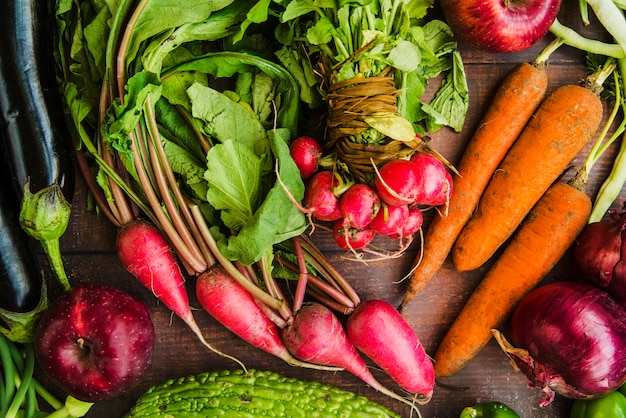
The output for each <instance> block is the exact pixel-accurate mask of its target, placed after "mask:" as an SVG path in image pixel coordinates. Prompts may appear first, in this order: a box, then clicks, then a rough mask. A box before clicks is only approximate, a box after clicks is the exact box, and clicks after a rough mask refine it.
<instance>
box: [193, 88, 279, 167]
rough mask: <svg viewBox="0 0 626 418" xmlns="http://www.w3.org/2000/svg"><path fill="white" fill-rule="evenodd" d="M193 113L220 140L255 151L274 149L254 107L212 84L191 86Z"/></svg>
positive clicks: (265, 152)
mask: <svg viewBox="0 0 626 418" xmlns="http://www.w3.org/2000/svg"><path fill="white" fill-rule="evenodd" d="M187 94H189V98H190V100H191V103H192V108H191V110H192V116H193V117H195V118H197V119H200V120H201V121H202V122H203V129H204V131H205V132H206V133H207V134H208V135H210V136H212V137H213V138H216V139H217V140H219V141H220V142H222V143H224V142H227V141H235V142H240V143H242V144H245V145H246V146H247V147H248V148H249V149H250V150H252V152H253V153H254V154H255V155H258V156H260V155H265V154H269V153H270V149H269V145H268V143H267V133H266V131H265V128H263V125H262V124H261V122H260V121H259V119H258V118H257V117H256V116H255V115H254V113H253V112H251V111H250V109H247V108H245V107H244V106H242V105H241V104H238V103H236V102H234V101H233V100H231V99H230V98H228V96H226V95H225V94H223V93H221V92H219V91H217V90H214V89H212V88H210V87H206V86H202V85H200V84H198V83H196V84H193V85H192V86H191V87H189V89H187Z"/></svg>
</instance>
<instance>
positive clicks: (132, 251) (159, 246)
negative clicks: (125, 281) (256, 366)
mask: <svg viewBox="0 0 626 418" xmlns="http://www.w3.org/2000/svg"><path fill="white" fill-rule="evenodd" d="M116 246H117V254H118V257H119V259H120V260H121V261H122V264H124V267H126V269H127V270H128V271H129V272H130V273H131V274H132V275H133V276H135V277H136V278H137V279H138V280H139V281H140V282H141V283H143V285H144V286H146V287H147V288H148V289H149V290H150V291H151V292H152V293H153V294H154V296H156V297H157V298H158V299H159V300H161V301H162V302H163V303H164V304H165V306H167V307H168V308H169V309H171V310H172V311H173V312H174V313H175V314H176V315H178V317H180V318H181V319H182V320H183V321H184V322H185V324H187V326H188V327H189V328H190V329H191V330H192V331H193V332H194V333H195V334H196V336H197V337H198V338H199V339H200V341H201V342H202V343H203V344H204V345H205V346H206V347H208V348H209V349H210V350H212V351H214V352H215V353H217V354H219V355H221V356H224V357H226V358H229V359H231V360H233V361H236V362H237V363H239V364H241V365H242V366H243V364H242V363H241V362H240V361H239V360H237V359H236V358H234V357H231V356H229V355H227V354H225V353H222V352H221V351H219V350H217V349H216V348H214V347H213V346H211V345H210V344H209V343H208V342H207V341H206V340H205V339H204V336H203V335H202V332H201V331H200V328H199V327H198V324H197V323H196V321H195V319H194V317H193V314H192V313H191V309H190V308H189V296H188V295H187V289H186V287H185V279H184V277H183V275H182V273H181V271H180V267H179V265H178V263H177V261H176V259H175V258H174V255H173V254H172V251H171V247H170V245H169V242H168V241H167V239H166V238H165V236H164V235H163V234H162V233H161V231H160V230H159V229H158V228H157V227H156V226H154V225H153V224H151V223H149V222H147V221H144V220H141V219H135V220H133V221H132V222H130V223H128V224H126V225H124V226H123V227H122V228H121V229H120V230H119V232H118V234H117V241H116Z"/></svg>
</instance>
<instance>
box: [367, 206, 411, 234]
mask: <svg viewBox="0 0 626 418" xmlns="http://www.w3.org/2000/svg"><path fill="white" fill-rule="evenodd" d="M408 217H409V207H408V206H407V205H402V206H395V205H387V204H384V203H383V204H382V205H381V208H380V210H379V211H378V214H377V215H376V217H375V218H374V219H373V220H372V222H370V224H369V228H370V229H371V230H373V231H375V232H376V233H377V234H381V235H394V236H397V235H400V234H402V231H403V228H404V224H405V223H406V220H407V218H408Z"/></svg>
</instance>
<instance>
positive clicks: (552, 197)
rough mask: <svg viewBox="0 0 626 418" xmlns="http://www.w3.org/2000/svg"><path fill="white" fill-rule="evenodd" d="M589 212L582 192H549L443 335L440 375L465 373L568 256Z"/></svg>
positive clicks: (565, 188) (563, 187) (568, 188)
mask: <svg viewBox="0 0 626 418" xmlns="http://www.w3.org/2000/svg"><path fill="white" fill-rule="evenodd" d="M590 213H591V199H590V198H589V197H588V196H587V194H586V193H584V191H583V190H581V189H580V188H578V187H575V186H573V185H570V184H565V183H555V184H554V185H553V186H551V187H550V188H549V189H548V191H547V192H546V193H545V194H544V195H543V196H542V197H541V199H540V200H539V201H538V202H537V204H536V205H535V206H534V207H533V209H532V210H531V211H530V213H529V215H528V216H527V217H526V218H525V220H524V222H523V223H522V225H521V227H520V229H519V230H518V232H517V233H516V234H515V236H514V237H513V239H512V240H511V242H510V243H509V245H507V247H506V248H505V250H504V251H503V253H502V255H501V256H500V257H499V258H498V260H497V261H496V262H495V263H494V265H493V266H492V267H491V269H490V270H489V271H488V272H487V274H486V275H485V277H484V278H483V280H482V281H481V283H480V284H479V285H478V287H477V288H476V290H474V292H473V293H472V295H471V296H470V298H469V299H468V301H467V302H466V304H465V306H464V307H463V309H462V310H461V313H460V314H459V315H458V317H457V318H456V320H455V321H454V323H453V324H452V326H451V327H450V329H449V330H448V332H447V333H446V335H445V336H444V338H443V340H442V342H441V343H440V345H439V347H438V348H437V351H436V353H435V356H434V362H435V375H436V377H445V376H449V375H451V374H453V373H455V372H457V371H459V370H461V369H462V368H463V367H465V365H467V364H468V363H469V362H470V360H471V359H472V358H473V357H475V356H476V354H478V352H479V351H480V350H481V349H482V348H483V347H484V346H485V345H486V344H487V343H488V342H489V340H490V338H491V335H492V334H491V330H492V329H493V328H498V327H499V326H501V325H502V324H503V322H504V321H505V320H506V318H507V317H508V316H509V315H510V313H511V312H512V311H513V309H514V308H515V306H516V305H517V303H518V302H519V301H520V300H521V299H522V298H523V297H524V296H525V295H526V294H527V293H528V292H529V291H530V290H532V289H533V288H534V287H535V286H536V285H537V284H538V283H539V282H540V281H541V280H542V279H543V278H544V277H545V275H546V274H548V272H549V271H550V270H551V269H552V267H553V266H554V265H555V264H556V263H557V262H558V260H559V259H560V258H561V257H562V256H563V255H564V254H565V252H566V251H567V249H568V248H569V247H570V246H571V245H572V243H573V242H574V240H575V239H576V237H577V236H578V234H579V233H580V232H581V231H582V229H583V227H584V226H585V225H586V223H587V219H588V217H589V214H590Z"/></svg>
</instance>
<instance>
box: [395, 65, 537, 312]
mask: <svg viewBox="0 0 626 418" xmlns="http://www.w3.org/2000/svg"><path fill="white" fill-rule="evenodd" d="M543 67H544V66H543V65H541V64H537V65H534V64H529V63H521V64H518V65H516V66H515V67H514V68H512V69H511V71H510V72H509V73H508V74H507V76H506V77H505V78H504V80H502V82H501V84H500V87H499V88H498V91H497V92H496V95H495V97H494V98H493V100H492V102H491V104H490V106H489V108H488V109H487V111H486V112H485V114H484V115H483V118H482V121H481V123H480V125H479V126H478V129H477V130H476V132H474V135H473V136H472V138H471V140H470V141H469V143H468V145H467V148H466V149H465V151H464V153H463V156H462V157H461V160H460V161H459V164H458V166H457V170H458V172H459V175H456V176H455V177H454V182H453V184H454V187H453V189H452V194H451V196H450V202H449V206H448V213H447V216H435V217H434V218H433V220H432V221H431V223H430V225H429V227H428V230H427V231H426V234H425V236H424V247H423V251H421V254H420V256H418V258H417V259H416V260H415V265H414V270H413V273H412V277H411V281H410V283H409V286H408V288H407V290H406V291H405V294H404V298H403V300H402V303H401V305H400V309H402V308H403V307H404V306H405V305H406V304H407V303H409V301H410V300H411V299H413V298H414V297H415V296H416V295H417V294H418V293H419V292H421V291H422V289H423V288H424V287H425V286H426V285H427V284H428V282H429V281H430V280H431V278H432V277H433V276H434V275H435V273H437V271H438V270H439V268H440V267H441V266H442V265H443V263H444V261H445V260H446V258H447V257H448V254H449V253H450V250H451V249H452V245H453V244H454V241H455V240H456V238H457V236H458V235H459V233H460V232H461V230H462V229H463V226H464V225H465V223H466V222H467V221H468V219H469V218H470V216H471V215H472V212H474V209H475V208H476V205H477V204H478V201H479V199H480V195H481V194H482V192H483V190H484V189H485V187H486V186H487V184H488V183H489V180H490V179H491V176H492V175H493V172H494V171H495V170H496V168H497V167H498V165H499V164H500V162H501V161H502V159H503V158H504V156H505V155H506V153H507V151H508V150H509V148H510V147H511V146H512V145H513V142H515V140H516V139H517V137H518V136H519V134H520V133H521V132H522V130H523V129H524V126H525V125H526V123H527V122H528V119H529V118H530V117H531V116H532V113H533V112H534V111H535V109H536V108H537V106H538V105H539V103H540V102H541V100H542V99H543V97H544V95H545V93H546V90H547V87H548V77H547V76H546V73H545V71H544V69H543ZM422 255H423V258H421V259H420V257H422Z"/></svg>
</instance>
